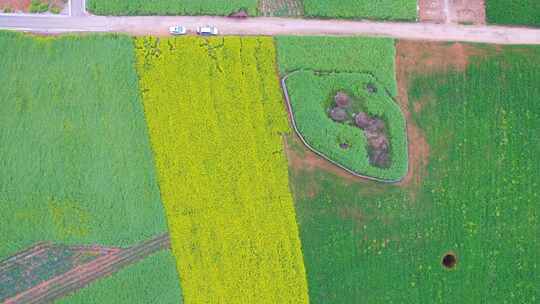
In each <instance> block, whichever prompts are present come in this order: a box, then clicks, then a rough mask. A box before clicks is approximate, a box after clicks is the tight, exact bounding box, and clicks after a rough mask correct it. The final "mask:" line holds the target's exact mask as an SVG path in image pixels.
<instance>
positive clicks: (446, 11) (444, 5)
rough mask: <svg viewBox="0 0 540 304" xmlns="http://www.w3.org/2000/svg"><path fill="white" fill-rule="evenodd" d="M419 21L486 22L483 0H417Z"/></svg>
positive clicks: (480, 23) (481, 23)
mask: <svg viewBox="0 0 540 304" xmlns="http://www.w3.org/2000/svg"><path fill="white" fill-rule="evenodd" d="M418 7H419V12H418V15H419V18H420V21H421V22H432V23H454V24H479V25H483V24H486V9H485V0H418Z"/></svg>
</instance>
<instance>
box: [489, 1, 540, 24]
mask: <svg viewBox="0 0 540 304" xmlns="http://www.w3.org/2000/svg"><path fill="white" fill-rule="evenodd" d="M486 17H487V21H488V22H489V23H494V24H509V25H531V26H540V1H538V0H513V1H508V0H487V1H486Z"/></svg>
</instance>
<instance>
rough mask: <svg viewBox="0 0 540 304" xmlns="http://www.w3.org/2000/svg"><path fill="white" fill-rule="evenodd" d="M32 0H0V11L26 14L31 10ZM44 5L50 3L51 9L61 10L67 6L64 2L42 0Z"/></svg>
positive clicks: (61, 0)
mask: <svg viewBox="0 0 540 304" xmlns="http://www.w3.org/2000/svg"><path fill="white" fill-rule="evenodd" d="M31 2H32V0H0V9H6V8H10V9H11V10H12V11H13V12H25V13H27V12H28V10H29V9H30V3H31ZM41 2H43V3H49V5H50V7H58V8H60V9H62V8H64V6H66V5H67V1H66V3H64V1H63V0H41Z"/></svg>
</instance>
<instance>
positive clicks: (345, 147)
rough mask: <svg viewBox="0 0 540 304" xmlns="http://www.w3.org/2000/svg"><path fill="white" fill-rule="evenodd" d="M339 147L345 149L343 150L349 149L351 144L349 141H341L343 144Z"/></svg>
mask: <svg viewBox="0 0 540 304" xmlns="http://www.w3.org/2000/svg"><path fill="white" fill-rule="evenodd" d="M339 147H340V148H341V149H343V150H347V149H349V147H350V146H349V144H348V143H341V144H339Z"/></svg>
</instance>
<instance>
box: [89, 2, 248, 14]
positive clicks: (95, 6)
mask: <svg viewBox="0 0 540 304" xmlns="http://www.w3.org/2000/svg"><path fill="white" fill-rule="evenodd" d="M87 5H88V10H89V11H91V12H92V13H94V14H97V15H221V16H227V15H229V14H231V13H234V12H237V11H239V10H241V9H244V10H245V11H247V12H248V13H249V14H250V15H251V16H254V15H256V14H257V0H154V1H146V0H88V1H87Z"/></svg>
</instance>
